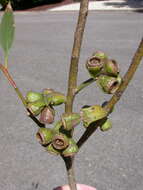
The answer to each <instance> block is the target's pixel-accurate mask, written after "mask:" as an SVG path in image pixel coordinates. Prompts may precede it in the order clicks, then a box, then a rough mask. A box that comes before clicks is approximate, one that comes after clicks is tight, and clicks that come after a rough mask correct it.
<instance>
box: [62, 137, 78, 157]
mask: <svg viewBox="0 0 143 190" xmlns="http://www.w3.org/2000/svg"><path fill="white" fill-rule="evenodd" d="M78 150H79V149H78V146H77V144H76V142H75V141H74V140H73V139H72V138H71V139H70V140H69V146H68V147H67V148H66V149H65V150H64V151H63V152H62V155H63V156H65V157H68V156H74V155H75V154H76V153H77V152H78Z"/></svg>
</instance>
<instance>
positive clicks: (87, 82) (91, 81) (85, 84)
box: [75, 78, 96, 94]
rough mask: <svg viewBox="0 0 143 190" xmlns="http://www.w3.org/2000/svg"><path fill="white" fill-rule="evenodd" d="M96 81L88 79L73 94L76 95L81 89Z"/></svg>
mask: <svg viewBox="0 0 143 190" xmlns="http://www.w3.org/2000/svg"><path fill="white" fill-rule="evenodd" d="M95 81H96V79H95V78H90V79H88V80H86V81H84V82H83V83H81V84H80V85H79V86H78V87H77V88H76V91H75V94H78V93H79V92H80V91H81V90H82V89H84V88H85V87H87V86H89V85H90V84H92V83H93V82H95Z"/></svg>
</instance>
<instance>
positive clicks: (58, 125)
mask: <svg viewBox="0 0 143 190" xmlns="http://www.w3.org/2000/svg"><path fill="white" fill-rule="evenodd" d="M62 126H63V123H62V121H61V120H59V121H57V122H56V123H55V125H54V128H53V129H54V130H55V131H56V132H57V133H59V130H60V128H61V127H62Z"/></svg>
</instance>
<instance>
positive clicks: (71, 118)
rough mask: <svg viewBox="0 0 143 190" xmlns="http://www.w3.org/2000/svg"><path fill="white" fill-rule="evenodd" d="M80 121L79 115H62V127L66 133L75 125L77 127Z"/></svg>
mask: <svg viewBox="0 0 143 190" xmlns="http://www.w3.org/2000/svg"><path fill="white" fill-rule="evenodd" d="M80 121H81V117H80V114H79V113H71V114H67V113H64V114H63V115H62V123H63V127H64V129H66V130H68V131H69V130H71V129H73V127H75V126H76V125H78V124H79V123H80Z"/></svg>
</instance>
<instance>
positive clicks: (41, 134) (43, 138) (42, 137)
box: [36, 127, 54, 145]
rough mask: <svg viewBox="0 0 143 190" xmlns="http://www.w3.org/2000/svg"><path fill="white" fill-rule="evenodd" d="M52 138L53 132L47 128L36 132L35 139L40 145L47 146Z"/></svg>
mask: <svg viewBox="0 0 143 190" xmlns="http://www.w3.org/2000/svg"><path fill="white" fill-rule="evenodd" d="M53 136H54V131H53V130H52V129H49V128H43V127H41V128H40V129H39V130H38V132H37V133H36V138H37V140H38V141H39V143H40V144H42V145H47V144H49V143H50V142H51V141H52V138H53Z"/></svg>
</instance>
